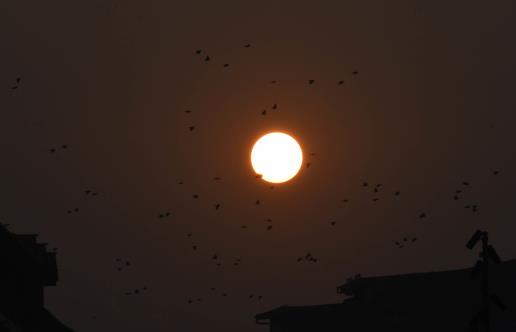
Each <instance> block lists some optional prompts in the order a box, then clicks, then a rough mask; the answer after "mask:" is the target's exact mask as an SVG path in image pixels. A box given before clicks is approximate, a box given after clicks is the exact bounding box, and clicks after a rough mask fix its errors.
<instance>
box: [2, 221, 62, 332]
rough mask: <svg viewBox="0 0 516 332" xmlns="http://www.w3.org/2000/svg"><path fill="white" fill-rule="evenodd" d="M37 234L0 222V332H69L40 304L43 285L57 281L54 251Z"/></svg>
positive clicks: (42, 298)
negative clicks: (15, 230) (18, 231)
mask: <svg viewBox="0 0 516 332" xmlns="http://www.w3.org/2000/svg"><path fill="white" fill-rule="evenodd" d="M36 237H37V235H35V234H34V235H33V234H30V235H26V234H23V235H20V234H13V233H11V232H10V231H8V230H7V229H6V228H5V227H4V226H3V225H1V224H0V332H4V331H16V332H26V331H27V332H39V331H42V332H43V331H45V332H54V331H55V332H61V331H62V332H71V331H72V330H71V329H69V328H68V327H66V326H65V325H63V324H62V323H61V322H59V321H58V320H57V319H56V318H55V317H54V316H53V315H52V314H51V313H50V312H48V311H47V310H46V309H45V308H44V291H43V289H44V287H46V286H55V285H56V283H57V265H56V254H55V253H54V252H47V250H46V244H44V243H38V242H37V241H36Z"/></svg>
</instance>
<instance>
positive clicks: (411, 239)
mask: <svg viewBox="0 0 516 332" xmlns="http://www.w3.org/2000/svg"><path fill="white" fill-rule="evenodd" d="M243 47H244V48H250V47H251V44H245V45H243ZM195 55H196V56H199V57H201V58H202V59H203V61H204V62H210V61H212V57H211V56H210V55H208V54H205V53H204V52H203V50H202V49H197V50H195ZM222 67H223V68H229V67H230V64H229V63H223V64H222ZM351 74H352V75H358V74H359V72H358V71H356V70H355V71H352V72H351ZM270 83H271V84H277V83H278V81H277V80H271V81H270ZM20 84H21V78H20V77H18V78H16V79H15V84H14V85H13V86H12V87H11V89H12V90H17V89H18V88H19V87H20ZM307 84H308V85H314V84H315V80H314V79H308V80H307ZM336 84H337V85H343V84H344V80H338V81H337V83H336ZM278 110H279V106H278V103H273V104H272V105H271V106H270V109H263V110H262V111H261V115H262V116H266V115H267V114H268V112H269V111H278ZM184 112H185V113H187V114H190V113H192V111H191V110H190V109H187V110H185V111H184ZM187 128H188V131H190V132H193V131H195V129H196V126H195V125H193V124H191V125H189V126H188V127H187ZM68 149H69V147H68V145H67V144H61V145H60V146H58V147H55V146H54V147H50V148H49V149H48V151H49V153H51V154H55V153H57V152H60V151H66V150H68ZM315 155H316V154H315V152H312V153H310V156H312V157H313V156H315ZM310 166H311V162H310V161H309V162H306V163H305V167H306V168H309V167H310ZM499 173H500V172H499V171H498V170H494V171H492V175H494V176H496V175H498V174H499ZM256 178H258V179H260V178H261V176H260V175H256ZM213 181H222V178H221V177H220V176H215V177H213ZM177 184H178V185H183V184H184V181H183V180H180V181H178V182H177ZM362 187H363V188H368V189H371V190H372V194H373V197H372V198H371V201H372V202H377V201H379V200H380V193H382V192H383V191H384V188H383V184H382V183H377V184H375V185H371V184H370V183H369V182H363V183H362ZM468 187H470V182H468V181H464V182H462V187H461V188H459V189H456V190H455V191H454V193H453V200H455V201H459V200H461V198H462V195H463V194H464V193H465V191H466V190H467V188H468ZM270 189H274V186H273V185H270ZM84 194H85V195H87V196H97V195H98V192H97V191H95V190H93V189H86V190H84ZM391 194H392V195H393V196H395V197H399V196H401V192H400V191H399V190H394V191H392V192H391ZM192 199H194V200H199V199H200V196H199V194H197V193H194V194H192ZM341 202H342V203H346V204H350V202H351V199H350V198H345V199H342V200H341ZM261 203H262V202H261V200H260V199H256V200H255V201H254V204H255V205H257V206H260V205H261ZM222 208H223V204H222V203H221V202H214V203H213V209H214V210H215V211H220V210H221V209H222ZM464 208H465V209H468V210H470V211H471V212H472V213H476V212H478V208H479V205H478V203H468V204H466V205H465V206H464ZM79 211H80V210H79V208H78V207H74V208H71V209H68V210H67V211H66V213H67V214H75V213H79ZM156 216H157V218H159V219H167V218H170V217H171V216H172V212H171V211H161V212H158V213H157V214H156ZM417 218H418V219H420V220H421V219H425V218H427V213H426V212H425V211H421V212H420V213H419V214H418V215H417ZM329 225H330V227H335V226H337V222H336V221H335V220H331V221H329ZM241 228H242V229H247V228H248V226H247V225H241ZM264 229H265V230H266V231H271V230H272V229H273V222H272V219H271V218H267V219H265V221H264ZM186 237H187V238H188V239H189V240H190V248H191V250H193V251H199V249H200V244H199V243H198V242H197V241H195V237H194V234H193V233H188V234H186ZM417 240H418V237H417V236H405V237H403V238H402V239H399V240H396V241H394V245H395V246H396V247H397V248H399V249H402V248H406V247H408V246H409V245H413V244H414V243H415V242H416V241H417ZM211 260H212V261H213V262H214V264H215V265H216V266H218V267H221V266H223V265H232V266H234V267H238V266H239V265H241V264H242V259H241V258H240V257H238V258H234V259H233V260H230V262H229V263H226V264H224V262H223V260H222V259H221V257H220V256H219V254H217V253H212V254H211ZM295 261H296V262H297V263H312V264H314V263H317V262H319V258H318V257H315V256H314V255H312V253H310V252H307V253H305V254H304V255H301V256H299V257H297V258H295ZM130 267H131V263H130V262H129V260H127V259H122V258H120V257H119V258H116V259H115V269H116V271H118V272H123V271H125V270H126V269H128V268H130ZM147 291H148V288H147V286H143V287H138V288H134V289H132V290H130V291H126V292H124V294H125V295H126V296H134V295H141V294H143V293H145V292H147ZM209 291H210V292H216V291H217V289H216V288H215V287H211V288H209ZM220 296H221V297H228V296H229V292H228V291H227V290H224V291H221V292H220ZM248 298H249V299H252V300H257V301H261V300H262V299H263V295H257V294H254V293H253V294H249V295H248ZM196 302H203V298H202V297H191V298H188V299H187V300H186V303H188V304H193V303H196Z"/></svg>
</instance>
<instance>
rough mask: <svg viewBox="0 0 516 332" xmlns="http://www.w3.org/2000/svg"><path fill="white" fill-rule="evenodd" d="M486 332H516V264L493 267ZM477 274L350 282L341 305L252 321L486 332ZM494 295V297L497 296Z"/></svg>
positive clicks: (279, 325)
mask: <svg viewBox="0 0 516 332" xmlns="http://www.w3.org/2000/svg"><path fill="white" fill-rule="evenodd" d="M489 269H490V277H489V278H490V283H489V291H490V294H492V300H493V301H492V302H493V305H492V309H491V310H490V320H489V321H490V327H491V329H490V331H496V332H498V331H516V260H509V261H505V262H503V263H500V264H497V265H492V266H490V267H489ZM476 274H477V269H476V268H468V269H461V270H452V271H442V272H428V273H413V274H404V275H393V276H379V277H361V276H359V275H357V276H356V277H354V278H349V279H348V280H347V281H346V283H345V284H343V285H342V286H339V287H337V292H338V293H339V294H342V295H344V296H346V298H345V299H344V301H343V302H341V303H336V304H326V305H313V306H282V307H279V308H276V309H273V310H270V311H267V312H264V313H260V314H258V315H256V316H255V319H256V323H258V324H264V325H268V326H269V327H270V331H271V332H287V331H288V332H300V331H302V332H304V331H320V332H325V331H397V332H399V331H420V332H426V331H428V332H430V331H432V332H435V331H454V332H457V331H484V327H483V326H482V324H481V323H480V320H481V319H482V316H481V310H482V306H483V302H482V299H483V298H482V281H481V279H480V278H478V277H477V276H476ZM495 294H496V295H495Z"/></svg>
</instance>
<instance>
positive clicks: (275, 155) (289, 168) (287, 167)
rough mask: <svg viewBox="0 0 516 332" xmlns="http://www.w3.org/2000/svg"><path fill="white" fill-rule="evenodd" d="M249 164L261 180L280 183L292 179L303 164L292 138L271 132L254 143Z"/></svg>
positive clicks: (298, 149) (300, 151) (301, 152)
mask: <svg viewBox="0 0 516 332" xmlns="http://www.w3.org/2000/svg"><path fill="white" fill-rule="evenodd" d="M251 164H252V165H253V169H254V171H255V172H256V174H258V175H260V176H261V178H262V179H263V180H265V181H267V182H271V183H282V182H286V181H288V180H290V179H292V178H293V177H294V176H296V174H297V173H298V172H299V169H300V168H301V165H302V164H303V151H302V150H301V146H300V145H299V143H298V142H297V141H296V140H295V139H294V138H292V136H290V135H287V134H285V133H281V132H272V133H268V134H266V135H264V136H262V137H260V139H258V140H257V141H256V143H254V146H253V150H252V151H251Z"/></svg>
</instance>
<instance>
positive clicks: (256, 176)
mask: <svg viewBox="0 0 516 332" xmlns="http://www.w3.org/2000/svg"><path fill="white" fill-rule="evenodd" d="M254 177H255V178H257V179H261V178H262V177H263V174H256V175H255V176H254Z"/></svg>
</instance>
